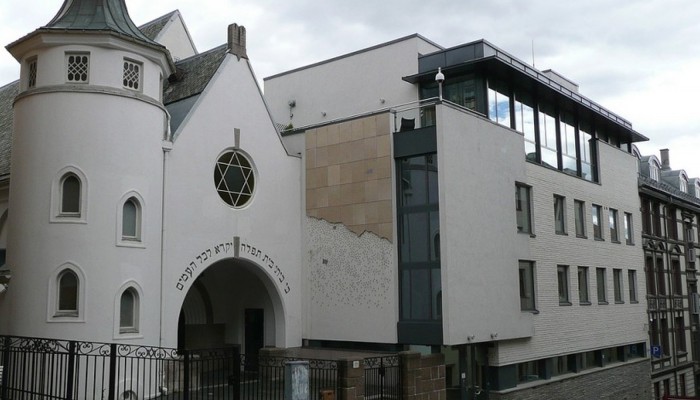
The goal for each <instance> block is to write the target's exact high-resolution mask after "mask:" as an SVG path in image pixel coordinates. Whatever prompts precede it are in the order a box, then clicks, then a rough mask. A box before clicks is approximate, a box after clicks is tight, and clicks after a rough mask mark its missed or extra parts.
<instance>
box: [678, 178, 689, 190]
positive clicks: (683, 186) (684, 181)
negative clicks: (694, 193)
mask: <svg viewBox="0 0 700 400" xmlns="http://www.w3.org/2000/svg"><path fill="white" fill-rule="evenodd" d="M678 180H679V186H678V188H679V189H680V190H681V192H683V193H688V178H686V177H685V175H683V174H681V176H680V177H679V178H678Z"/></svg>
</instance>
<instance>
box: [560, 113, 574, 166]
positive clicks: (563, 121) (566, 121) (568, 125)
mask: <svg viewBox="0 0 700 400" xmlns="http://www.w3.org/2000/svg"><path fill="white" fill-rule="evenodd" d="M574 125H575V122H574V116H573V114H571V113H568V112H563V113H561V114H560V115H559V142H560V145H561V147H560V148H561V150H560V153H561V162H562V167H561V170H562V171H563V172H565V173H567V174H569V175H574V176H578V165H577V164H578V163H577V159H578V157H577V154H576V129H574Z"/></svg>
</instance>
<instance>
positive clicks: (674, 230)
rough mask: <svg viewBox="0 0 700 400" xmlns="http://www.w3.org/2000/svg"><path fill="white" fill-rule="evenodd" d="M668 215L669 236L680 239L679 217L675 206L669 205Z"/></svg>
mask: <svg viewBox="0 0 700 400" xmlns="http://www.w3.org/2000/svg"><path fill="white" fill-rule="evenodd" d="M666 212H667V213H668V215H667V216H666V218H667V220H668V237H669V238H671V239H673V240H678V217H677V216H676V209H675V208H673V207H668V208H667V211H666Z"/></svg>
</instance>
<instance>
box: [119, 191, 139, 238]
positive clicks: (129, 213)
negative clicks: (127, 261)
mask: <svg viewBox="0 0 700 400" xmlns="http://www.w3.org/2000/svg"><path fill="white" fill-rule="evenodd" d="M137 212H138V210H137V208H136V204H134V201H133V200H132V199H129V200H127V201H126V203H124V208H123V210H122V236H123V237H128V238H135V237H136V236H137V235H136V224H137V219H138V215H137Z"/></svg>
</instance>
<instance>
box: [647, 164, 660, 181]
mask: <svg viewBox="0 0 700 400" xmlns="http://www.w3.org/2000/svg"><path fill="white" fill-rule="evenodd" d="M649 178H651V179H653V180H655V181H656V182H658V181H659V165H658V164H657V163H656V162H655V161H653V160H652V161H650V162H649Z"/></svg>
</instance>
